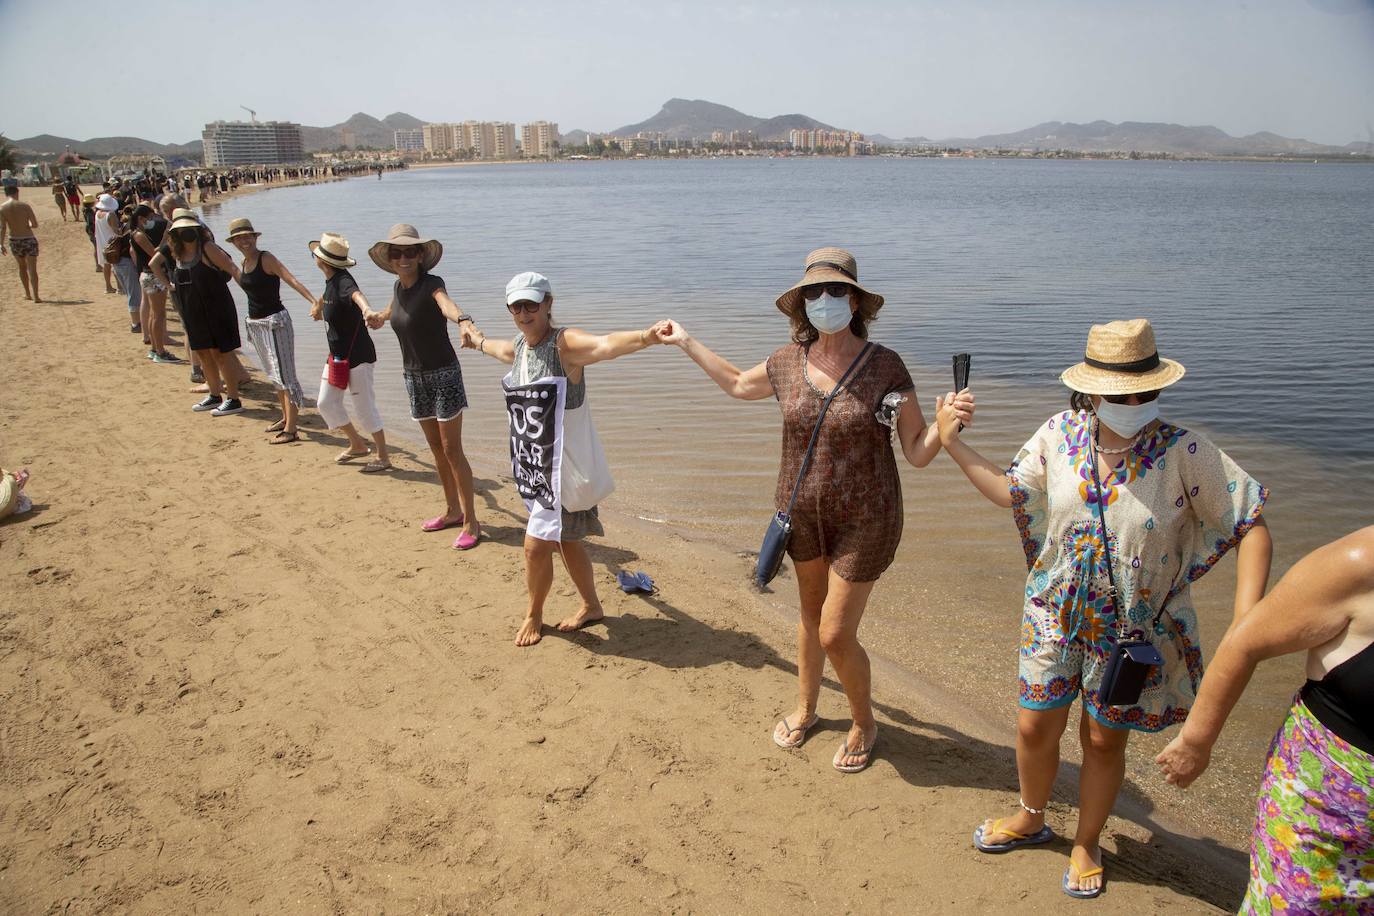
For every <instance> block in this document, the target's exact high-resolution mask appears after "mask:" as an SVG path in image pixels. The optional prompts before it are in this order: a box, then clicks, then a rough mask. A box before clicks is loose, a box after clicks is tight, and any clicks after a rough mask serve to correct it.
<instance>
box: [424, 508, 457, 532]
mask: <svg viewBox="0 0 1374 916" xmlns="http://www.w3.org/2000/svg"><path fill="white" fill-rule="evenodd" d="M461 524H463V513H461V512H459V513H458V517H457V518H455V519H454V520H453V521H449V518H448V516H447V515H436V516H434V518H432V519H430V520H429V521H426V522H424V523H422V524H421V525H420V530H421V531H443V530H444V529H445V528H452V527H454V526H456V525H461Z"/></svg>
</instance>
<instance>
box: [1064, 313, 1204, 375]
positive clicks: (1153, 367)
mask: <svg viewBox="0 0 1374 916" xmlns="http://www.w3.org/2000/svg"><path fill="white" fill-rule="evenodd" d="M1184 371H1185V370H1184V368H1183V366H1182V365H1181V364H1179V363H1176V362H1174V361H1173V360H1172V359H1164V358H1162V357H1161V356H1160V355H1159V350H1158V348H1157V347H1156V346H1155V332H1154V328H1152V327H1150V322H1149V321H1147V320H1145V319H1144V318H1133V319H1131V320H1130V321H1113V322H1110V323H1109V324H1095V325H1093V326H1092V330H1090V331H1088V347H1087V350H1086V352H1085V353H1084V358H1083V362H1081V363H1078V364H1077V365H1074V366H1070V367H1069V368H1067V369H1065V370H1064V373H1063V375H1061V376H1059V379H1060V381H1062V382H1063V383H1064V384H1065V385H1068V386H1069V387H1070V388H1072V389H1073V390H1074V391H1078V392H1081V393H1083V394H1142V393H1144V392H1146V391H1158V390H1159V389H1161V388H1167V387H1169V386H1170V385H1172V384H1173V383H1174V382H1176V381H1178V380H1179V379H1181V378H1183V373H1184Z"/></svg>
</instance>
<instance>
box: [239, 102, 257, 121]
mask: <svg viewBox="0 0 1374 916" xmlns="http://www.w3.org/2000/svg"><path fill="white" fill-rule="evenodd" d="M239 107H240V108H242V109H243V110H244V111H246V112H248V114H249V116H250V117H252V119H253V123H254V124H256V123H258V113H257V112H256V111H254V110H253V109H251V108H249V107H248V106H247V105H240V106H239Z"/></svg>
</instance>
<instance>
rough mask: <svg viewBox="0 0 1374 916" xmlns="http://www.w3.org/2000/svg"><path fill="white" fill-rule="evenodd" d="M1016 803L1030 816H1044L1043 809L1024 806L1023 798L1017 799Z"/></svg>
mask: <svg viewBox="0 0 1374 916" xmlns="http://www.w3.org/2000/svg"><path fill="white" fill-rule="evenodd" d="M1017 801H1018V802H1020V803H1021V807H1022V808H1025V809H1026V810H1027V811H1029V812H1030V813H1031V814H1044V813H1045V809H1044V808H1032V807H1031V806H1030V805H1028V804H1026V800H1025V799H1023V798H1018V799H1017Z"/></svg>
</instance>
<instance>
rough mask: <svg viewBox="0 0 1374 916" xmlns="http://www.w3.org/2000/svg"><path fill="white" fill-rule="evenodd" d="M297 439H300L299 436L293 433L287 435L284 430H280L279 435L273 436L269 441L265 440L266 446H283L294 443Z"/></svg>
mask: <svg viewBox="0 0 1374 916" xmlns="http://www.w3.org/2000/svg"><path fill="white" fill-rule="evenodd" d="M298 439H300V436H299V435H297V434H296V433H294V432H290V433H288V432H287V431H286V430H282V431H281V432H279V433H277V434H276V435H275V436H273V437H272V438H271V439H268V440H267V444H268V445H285V444H286V443H288V442H295V441H297V440H298Z"/></svg>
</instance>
